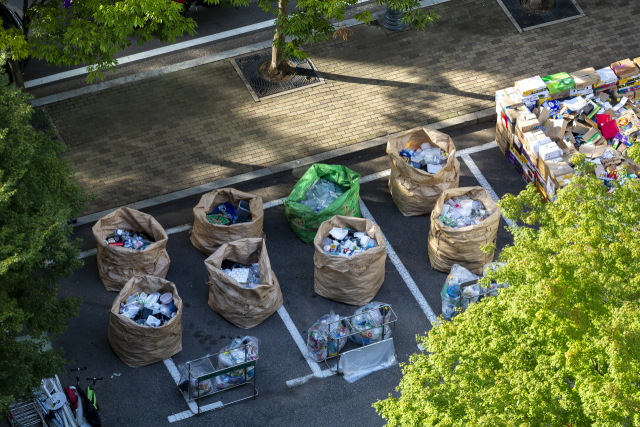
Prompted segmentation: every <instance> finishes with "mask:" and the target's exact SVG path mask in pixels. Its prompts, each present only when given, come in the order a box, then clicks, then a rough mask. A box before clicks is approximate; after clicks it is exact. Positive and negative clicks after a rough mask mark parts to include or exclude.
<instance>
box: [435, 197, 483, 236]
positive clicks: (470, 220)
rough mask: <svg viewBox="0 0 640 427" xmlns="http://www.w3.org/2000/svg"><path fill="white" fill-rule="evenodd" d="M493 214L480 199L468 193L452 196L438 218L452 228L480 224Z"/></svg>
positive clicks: (445, 203)
mask: <svg viewBox="0 0 640 427" xmlns="http://www.w3.org/2000/svg"><path fill="white" fill-rule="evenodd" d="M489 215H491V212H490V211H489V210H487V209H486V208H485V206H484V204H482V202H481V201H479V200H473V199H472V198H470V197H469V196H467V195H466V194H463V195H461V196H457V197H452V198H450V199H449V200H447V201H446V202H444V206H443V207H442V212H441V214H440V216H439V217H438V219H439V220H440V221H442V222H443V223H444V225H446V226H448V227H452V228H462V227H468V226H470V225H479V224H481V223H482V221H484V220H485V219H486V218H488V217H489Z"/></svg>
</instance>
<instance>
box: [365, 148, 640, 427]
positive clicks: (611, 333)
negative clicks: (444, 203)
mask: <svg viewBox="0 0 640 427" xmlns="http://www.w3.org/2000/svg"><path fill="white" fill-rule="evenodd" d="M575 160H576V162H577V163H578V165H579V166H578V169H579V170H580V171H581V173H582V174H581V175H580V176H575V177H574V178H573V180H572V183H571V184H570V185H569V186H568V187H567V188H565V189H563V190H561V191H560V192H559V193H558V195H557V200H556V201H555V202H554V203H546V204H544V203H542V201H541V200H540V198H539V196H538V194H537V193H536V191H535V189H534V187H533V186H531V185H530V186H529V187H528V188H527V189H526V190H525V191H523V192H522V193H520V194H519V195H518V196H513V195H506V196H505V197H504V198H503V199H502V200H501V202H500V204H501V206H502V208H503V211H504V213H505V215H506V216H507V217H508V218H510V219H512V220H514V221H519V222H520V225H521V227H519V228H516V227H511V228H510V229H509V231H510V232H511V234H512V235H513V239H514V243H513V245H512V246H507V247H505V248H504V249H503V250H502V252H501V254H500V259H501V261H503V262H506V265H505V266H504V267H501V268H499V269H498V270H497V271H495V272H492V273H490V274H488V276H487V277H488V279H484V280H485V281H488V280H494V281H497V282H498V283H508V284H509V287H508V288H506V289H502V290H501V293H500V295H499V296H498V297H496V298H485V299H483V300H481V301H480V302H479V303H477V304H471V305H470V307H469V308H468V309H467V311H466V312H464V313H462V314H461V315H458V316H457V317H455V318H454V319H453V321H452V322H444V321H442V322H441V325H440V326H434V328H433V329H432V330H431V331H430V332H429V333H428V335H427V336H424V337H419V342H420V344H421V346H422V347H423V348H425V349H426V351H425V352H423V353H421V354H416V355H413V356H412V357H411V359H410V362H409V363H408V364H407V365H405V366H404V367H403V373H404V376H403V378H402V380H401V382H400V385H399V387H398V389H397V391H399V392H400V396H396V397H392V396H389V398H388V399H386V400H383V401H379V402H376V403H375V404H374V407H375V408H376V409H377V411H378V412H379V414H380V415H382V417H384V418H385V419H386V420H387V422H388V425H389V426H466V427H472V426H624V425H626V426H629V427H631V426H640V301H639V298H640V180H638V179H627V180H625V181H624V182H623V183H622V185H618V184H616V187H615V188H614V190H613V191H608V189H607V188H606V187H605V186H604V185H602V182H601V181H600V180H599V179H598V178H596V177H595V175H593V174H591V173H589V170H590V169H593V166H592V165H591V164H589V163H588V162H584V156H583V155H579V156H578V158H576V159H575Z"/></svg>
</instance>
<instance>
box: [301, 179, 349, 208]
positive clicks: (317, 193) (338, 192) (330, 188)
mask: <svg viewBox="0 0 640 427" xmlns="http://www.w3.org/2000/svg"><path fill="white" fill-rule="evenodd" d="M342 194H344V190H343V189H342V188H340V186H339V185H338V184H336V183H334V182H331V181H329V180H326V179H324V178H320V179H316V180H315V181H314V183H313V184H311V187H309V189H308V190H307V192H306V193H305V195H304V199H302V200H300V202H299V203H300V204H302V205H306V206H309V207H310V208H312V209H313V210H314V211H316V212H320V211H323V210H325V209H327V208H328V207H329V205H330V204H331V203H333V202H334V201H335V200H336V199H337V198H338V197H340V196H342Z"/></svg>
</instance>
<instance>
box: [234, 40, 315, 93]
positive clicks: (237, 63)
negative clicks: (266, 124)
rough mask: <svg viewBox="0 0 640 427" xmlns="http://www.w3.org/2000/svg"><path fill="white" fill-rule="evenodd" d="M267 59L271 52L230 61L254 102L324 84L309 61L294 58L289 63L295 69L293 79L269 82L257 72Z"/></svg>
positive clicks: (269, 57)
mask: <svg viewBox="0 0 640 427" xmlns="http://www.w3.org/2000/svg"><path fill="white" fill-rule="evenodd" d="M268 59H271V51H268V52H262V53H257V54H254V55H251V56H246V57H244V58H239V59H235V60H231V62H232V63H233V65H234V67H235V68H236V70H237V71H238V74H240V76H241V77H242V80H243V81H244V82H245V84H246V85H247V88H249V90H250V91H251V94H252V95H253V98H254V99H255V100H256V101H259V100H260V99H264V98H269V97H272V96H277V95H284V94H285V93H288V92H292V91H295V90H299V89H303V88H306V87H310V86H315V85H318V84H323V83H324V79H323V78H322V76H321V75H320V73H319V72H318V71H317V70H316V69H315V67H314V66H313V63H312V62H311V60H310V59H305V60H304V61H300V60H298V59H295V58H293V59H291V60H290V61H289V62H290V63H291V65H293V66H294V67H295V69H296V71H295V74H294V75H293V77H291V78H290V79H289V80H287V81H284V82H270V81H268V80H266V79H264V78H263V77H262V76H261V75H260V73H259V72H258V67H260V64H262V63H263V62H264V61H266V60H268Z"/></svg>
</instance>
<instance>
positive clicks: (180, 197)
mask: <svg viewBox="0 0 640 427" xmlns="http://www.w3.org/2000/svg"><path fill="white" fill-rule="evenodd" d="M496 116H497V115H496V109H495V108H487V109H486V110H481V111H478V112H475V113H470V114H465V115H463V116H460V117H454V118H452V119H447V120H443V121H441V122H436V123H432V124H429V125H424V127H425V128H427V129H431V130H439V131H452V130H456V129H461V128H464V127H467V126H472V125H475V124H478V123H484V122H490V121H492V120H495V119H496ZM399 133H400V132H397V133H394V134H389V135H385V136H381V137H378V138H374V139H370V140H368V141H363V142H358V143H357V144H353V145H350V146H348V147H342V148H337V149H335V150H330V151H326V152H324V153H320V154H316V155H314V156H310V157H303V158H302V159H298V160H292V161H290V162H287V163H281V164H279V165H275V166H270V167H267V168H264V169H258V170H255V171H253V172H247V173H243V174H240V175H236V176H233V177H230V178H224V179H220V180H217V181H212V182H209V183H207V184H202V185H198V186H195V187H191V188H187V189H184V190H180V191H176V192H173V193H169V194H165V195H163V196H157V197H153V198H151V199H146V200H141V201H139V202H135V203H131V204H128V205H125V206H126V207H128V208H132V209H137V210H140V211H143V212H144V211H145V210H148V209H149V208H162V207H166V206H169V205H171V204H173V203H176V202H182V201H186V200H189V199H194V200H196V199H199V198H200V196H202V194H204V193H208V192H209V191H212V190H215V189H217V188H224V187H231V186H234V185H239V184H242V185H246V184H252V183H257V182H261V181H264V180H267V179H272V178H279V177H282V176H286V175H291V174H293V173H294V171H295V170H296V169H299V168H303V167H306V166H309V165H312V164H314V163H332V162H337V161H340V160H344V159H347V158H351V157H357V156H362V155H365V154H369V153H373V152H376V151H384V148H385V147H386V145H387V139H389V138H390V137H392V136H395V135H398V134H399ZM116 209H118V208H113V209H107V210H104V211H101V212H96V213H92V214H90V215H85V216H82V217H80V218H78V220H77V223H76V224H73V227H74V228H75V229H77V230H82V229H84V228H87V227H90V226H92V225H93V224H94V223H95V222H96V221H98V220H99V219H100V218H102V217H103V216H105V215H107V214H108V213H110V212H113V211H115V210H116Z"/></svg>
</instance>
